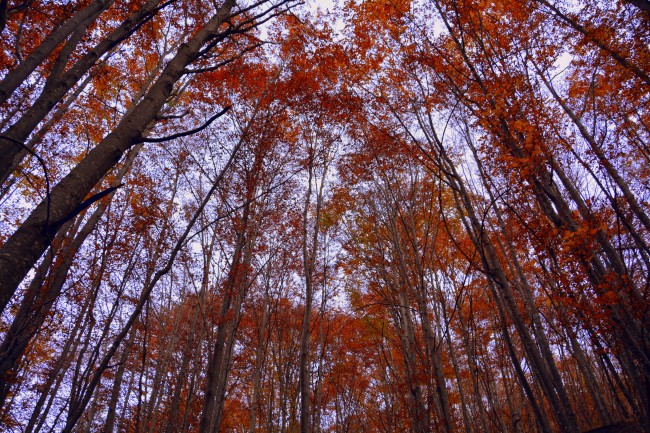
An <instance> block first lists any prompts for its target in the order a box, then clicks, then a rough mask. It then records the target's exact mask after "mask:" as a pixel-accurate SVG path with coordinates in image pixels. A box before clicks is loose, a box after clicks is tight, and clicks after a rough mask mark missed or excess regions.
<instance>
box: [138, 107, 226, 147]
mask: <svg viewBox="0 0 650 433" xmlns="http://www.w3.org/2000/svg"><path fill="white" fill-rule="evenodd" d="M231 108H232V106H231V105H228V106H227V107H226V108H224V109H223V110H221V111H220V112H218V113H217V114H215V115H214V116H212V117H210V118H209V119H208V120H207V122H205V123H204V124H203V125H201V126H199V127H197V128H194V129H190V130H189V131H185V132H179V133H178V134H172V135H168V136H167V137H159V138H144V137H142V138H141V139H140V141H139V142H138V143H164V142H166V141H171V140H176V139H177V138H181V137H187V136H188V135H193V134H196V133H197V132H201V131H203V130H204V129H205V128H207V127H208V126H210V124H211V123H212V122H214V121H215V120H217V119H218V118H219V117H221V116H223V115H224V114H226V113H227V112H228V111H229V110H230V109H231Z"/></svg>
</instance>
